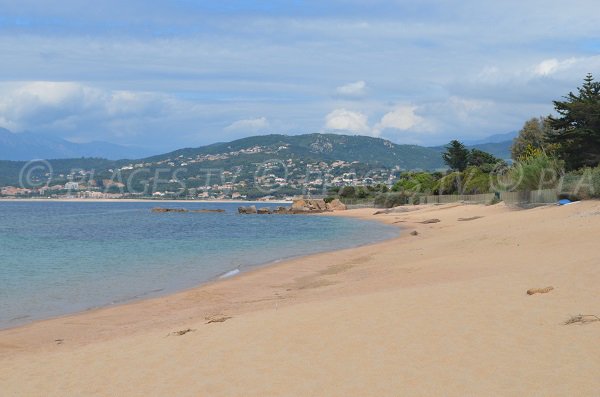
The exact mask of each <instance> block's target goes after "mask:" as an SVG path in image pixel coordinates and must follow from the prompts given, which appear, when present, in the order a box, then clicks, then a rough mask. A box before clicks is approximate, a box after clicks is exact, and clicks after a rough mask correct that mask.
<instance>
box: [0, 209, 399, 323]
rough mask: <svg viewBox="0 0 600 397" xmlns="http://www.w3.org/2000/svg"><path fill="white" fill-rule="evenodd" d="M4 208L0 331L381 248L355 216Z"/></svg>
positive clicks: (370, 225) (389, 231) (385, 229)
mask: <svg viewBox="0 0 600 397" xmlns="http://www.w3.org/2000/svg"><path fill="white" fill-rule="evenodd" d="M155 206H157V204H156V203H151V202H148V203H145V202H142V203H134V202H123V203H120V202H117V203H91V202H77V203H75V202H28V201H25V202H0V328H6V327H11V326H16V325H20V324H23V323H26V322H29V321H32V320H36V319H42V318H48V317H53V316H58V315H63V314H68V313H73V312H77V311H82V310H86V309H90V308H95V307H100V306H106V305H111V304H116V303H121V302H127V301H131V300H134V299H139V298H143V297H149V296H157V295H160V294H166V293H169V292H174V291H178V290H182V289H185V288H189V287H193V286H196V285H198V284H200V283H203V282H206V281H209V280H213V279H215V278H218V277H220V276H222V275H224V274H227V273H228V272H232V271H233V273H235V272H237V270H239V271H242V272H243V271H244V270H247V269H249V268H251V267H253V266H257V265H261V264H265V263H270V262H273V261H278V260H281V259H284V258H289V257H293V256H297V255H305V254H310V253H316V252H321V251H328V250H334V249H340V248H346V247H351V246H357V245H362V244H367V243H370V242H374V241H380V240H384V239H387V238H391V237H393V236H395V235H397V233H398V232H397V229H396V228H393V227H391V226H386V225H382V224H379V223H375V222H365V221H359V220H355V219H348V218H339V217H322V216H303V215H238V214H237V206H238V205H237V204H233V203H226V204H221V203H218V204H216V203H177V204H163V206H169V207H174V208H175V207H177V208H188V209H201V208H207V209H210V208H222V209H225V210H226V212H225V213H161V214H156V213H152V212H151V211H150V210H151V208H153V207H155Z"/></svg>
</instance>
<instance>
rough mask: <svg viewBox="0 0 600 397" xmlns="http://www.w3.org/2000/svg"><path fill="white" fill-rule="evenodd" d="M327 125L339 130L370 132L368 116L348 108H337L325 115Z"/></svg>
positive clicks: (331, 128)
mask: <svg viewBox="0 0 600 397" xmlns="http://www.w3.org/2000/svg"><path fill="white" fill-rule="evenodd" d="M325 127H326V128H327V129H330V130H337V131H350V132H357V133H368V132H370V128H369V124H368V121H367V116H365V115H364V114H362V113H360V112H353V111H351V110H346V109H335V110H334V111H332V112H331V113H329V114H328V115H327V116H326V117H325Z"/></svg>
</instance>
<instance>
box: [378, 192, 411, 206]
mask: <svg viewBox="0 0 600 397" xmlns="http://www.w3.org/2000/svg"><path fill="white" fill-rule="evenodd" d="M409 198H410V196H409V195H407V194H405V193H381V194H379V195H377V197H375V206H376V207H380V208H393V207H398V206H400V205H406V204H408V203H409Z"/></svg>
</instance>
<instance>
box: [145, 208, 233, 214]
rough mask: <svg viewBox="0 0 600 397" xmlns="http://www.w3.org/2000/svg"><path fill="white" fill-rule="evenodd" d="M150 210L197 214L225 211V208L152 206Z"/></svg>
mask: <svg viewBox="0 0 600 397" xmlns="http://www.w3.org/2000/svg"><path fill="white" fill-rule="evenodd" d="M152 212H159V213H161V212H178V213H181V212H195V213H199V214H204V213H211V212H225V210H222V209H214V210H212V209H210V210H208V209H201V210H188V209H185V208H160V207H157V208H152Z"/></svg>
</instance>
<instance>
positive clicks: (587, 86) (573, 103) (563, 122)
mask: <svg viewBox="0 0 600 397" xmlns="http://www.w3.org/2000/svg"><path fill="white" fill-rule="evenodd" d="M564 99H565V100H564V101H554V108H555V110H556V112H557V113H558V114H559V115H560V117H558V118H554V117H550V118H549V120H550V125H551V126H552V129H553V131H552V133H551V134H550V135H549V141H550V142H552V143H555V144H557V145H558V153H559V155H560V157H561V158H562V159H563V160H565V164H566V166H567V168H568V169H578V168H581V167H586V166H590V167H595V166H597V165H598V164H600V82H596V81H594V78H593V77H592V75H591V74H588V75H587V76H586V77H585V79H584V82H583V85H582V86H581V87H579V88H577V94H574V93H573V92H570V93H569V94H568V95H567V96H566V97H564Z"/></svg>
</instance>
